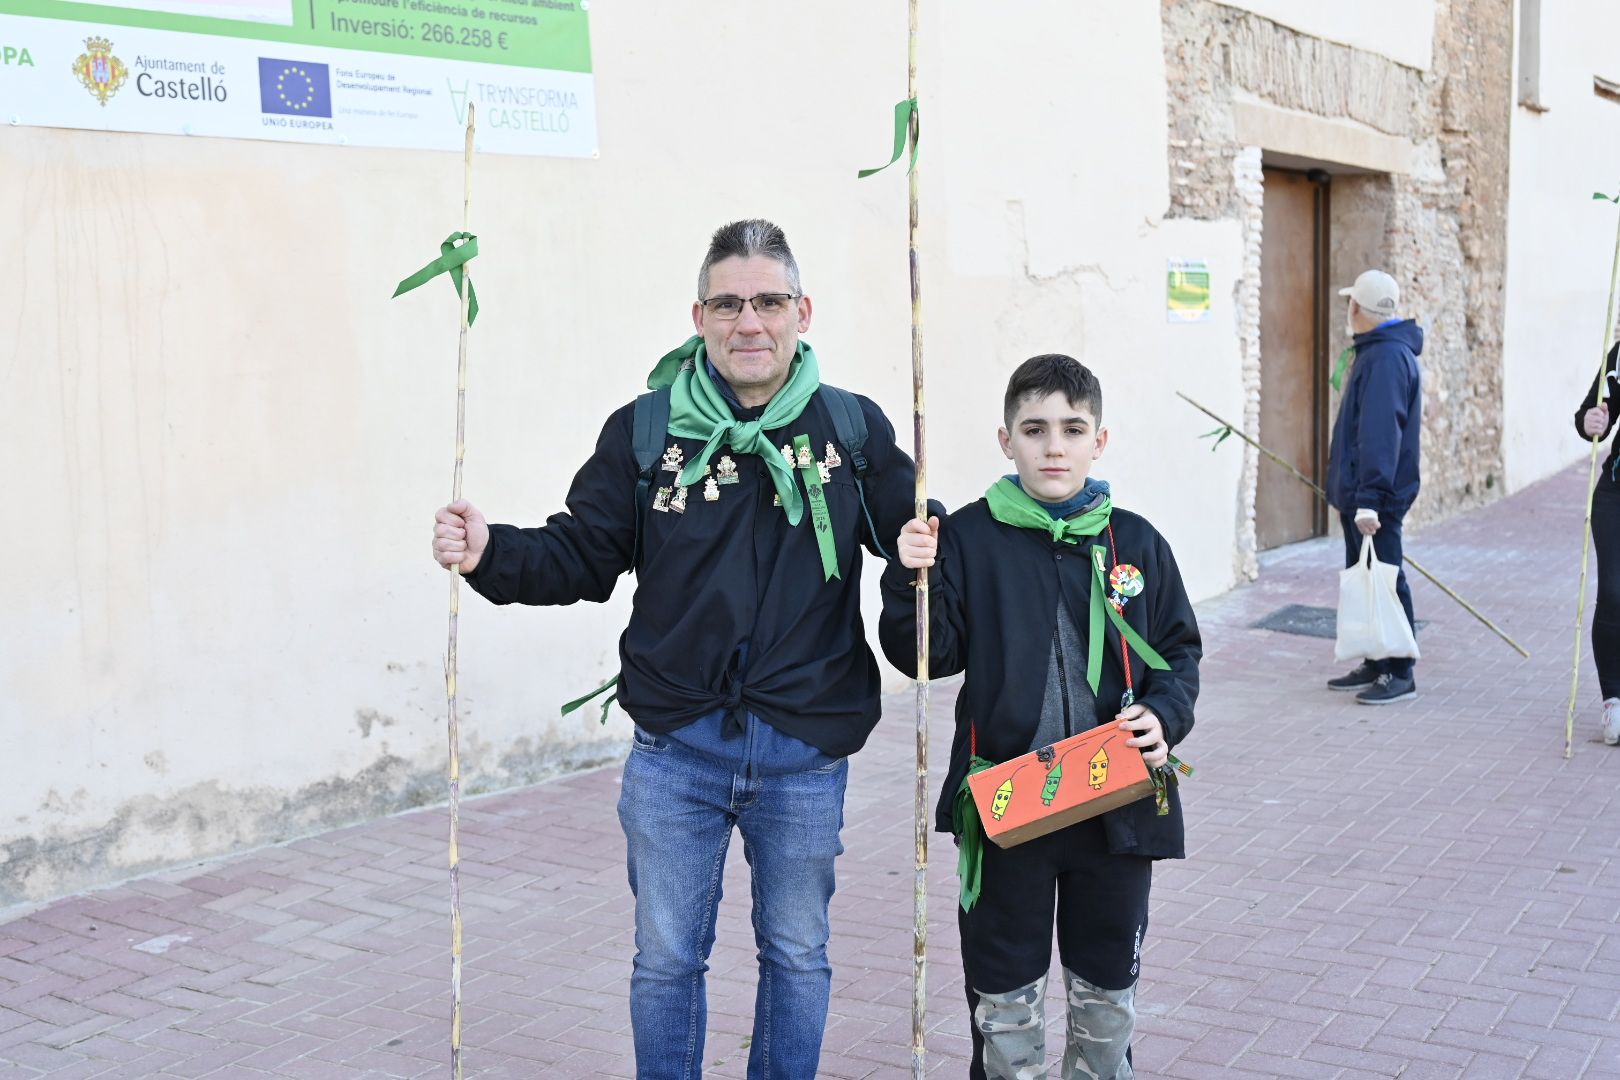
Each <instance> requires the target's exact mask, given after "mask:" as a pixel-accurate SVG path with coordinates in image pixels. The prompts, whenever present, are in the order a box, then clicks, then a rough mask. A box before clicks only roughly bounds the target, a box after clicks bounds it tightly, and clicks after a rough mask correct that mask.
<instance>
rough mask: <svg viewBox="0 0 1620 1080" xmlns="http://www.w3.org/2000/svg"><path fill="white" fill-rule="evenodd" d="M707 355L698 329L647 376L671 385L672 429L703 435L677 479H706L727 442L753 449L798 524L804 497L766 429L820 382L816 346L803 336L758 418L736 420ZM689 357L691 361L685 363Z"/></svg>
mask: <svg viewBox="0 0 1620 1080" xmlns="http://www.w3.org/2000/svg"><path fill="white" fill-rule="evenodd" d="M707 356H708V354H707V352H706V351H705V350H704V347H703V339H702V338H701V337H698V336H697V335H695V334H694V335H693V336H692V337H690V338H688V339H687V341H686V343H685V344H683V345H682V346H681V347H680V348H678V349H676V350H674V351H673V352H670V353H668V354H667V355H665V356H664V358H663V359H662V360H660V361H658V366H657V367H655V368H653V371H652V374H651V375H649V376H648V377H647V386H648V387H649V388H650V389H653V390H657V389H660V388H662V387H663V386H666V385H667V386H668V387H669V395H670V396H669V433H670V434H671V435H677V436H679V437H681V438H683V439H702V440H704V443H703V449H702V450H700V451H698V452H697V453H696V454H694V455H693V456H692V457H691V458H689V459H687V462H686V465H685V467H684V468H682V469H681V474H680V477H679V478H678V479H677V480H676V481H675V482H676V483H677V484H679V485H681V486H682V487H691V486H692V485H693V484H696V483H697V482H698V481H699V480H701V479H703V469H704V467H705V466H706V465H708V463H709V458H710V457H711V456H712V455H713V454H714V452H715V451H716V450H718V449H719V448H720V446H721V444H723V443H729V444H730V446H731V448H732V449H733V450H735V451H736V452H737V453H739V454H753V455H755V456H757V457H758V458H759V459H760V460H761V461H763V462H764V463H765V468H766V470H767V471H768V472H769V473H770V476H771V482H772V483H773V484H774V485H775V486H776V494H777V495H778V496H779V497H780V498H781V500H782V509H783V510H785V511H787V518H788V524H789V525H797V524H798V523H799V520H800V519H801V518H803V517H804V499H803V497H802V496H800V494H799V487H798V485H797V484H795V483H794V482H793V469H792V468H791V467H790V466H789V465H788V463H787V460H786V459H785V458H784V457H783V456H782V451H781V448H780V447H776V446H772V445H771V440H770V439H768V438H766V436H765V432H767V431H774V430H776V429H777V428H782V427H786V426H787V425H789V424H791V423H793V421H795V420H797V419H798V418H799V416H800V414H801V413H803V412H804V407H805V406H806V405H808V404H809V403H810V398H811V397H812V396H813V395H814V394H815V392H816V391H817V390H818V389H819V388H820V387H821V369H820V367H819V366H818V365H817V364H816V353H815V350H814V349H812V348H810V346H809V345H808V344H807V343H806V342H804V341H800V342H799V354H798V356H796V357H794V359H793V362H792V364H791V366H790V367H789V368H788V378H787V382H785V383H783V384H782V388H781V389H780V390H778V391H777V392H776V395H775V396H774V397H772V398H771V400H770V403H769V404H768V405H766V406H765V411H764V413H762V414H761V415H760V417H759V419H758V420H738V419H737V417H736V416H735V415H734V414H733V413H732V411H731V405H730V404H729V403H728V402H727V401H726V398H725V395H724V394H723V393H721V391H720V388H719V387H718V386H716V385H715V384H714V380H713V379H712V378H710V377H709V365H708V364H707V362H706V360H707ZM687 360H691V363H690V364H687V363H686V361H687ZM671 368H673V369H674V371H673V374H672V373H671ZM666 379H667V380H669V381H668V382H666V381H665V380H666Z"/></svg>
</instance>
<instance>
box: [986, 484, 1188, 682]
mask: <svg viewBox="0 0 1620 1080" xmlns="http://www.w3.org/2000/svg"><path fill="white" fill-rule="evenodd" d="M984 498H985V501H986V502H987V503H989V504H990V516H991V517H993V518H995V519H996V520H997V521H999V522H1001V523H1003V524H1005V525H1012V526H1014V527H1016V528H1020V529H1036V530H1038V531H1040V532H1044V533H1047V534H1049V535H1050V536H1051V537H1052V539H1053V540H1058V541H1062V542H1063V543H1065V544H1078V543H1079V542H1080V541H1081V540H1082V539H1083V538H1085V537H1090V536H1097V535H1098V534H1100V533H1101V532H1102V531H1103V530H1104V529H1106V528H1108V519H1109V517H1110V516H1111V515H1112V514H1113V510H1114V503H1113V499H1112V497H1111V496H1109V495H1103V496H1102V497H1100V498H1099V499H1098V500H1097V502H1096V503H1095V504H1094V505H1093V506H1092V507H1091V508H1090V509H1089V510H1085V511H1082V512H1081V513H1079V514H1076V515H1074V516H1073V517H1067V518H1058V519H1054V518H1053V517H1052V515H1051V514H1048V513H1047V512H1046V508H1045V507H1044V506H1042V505H1041V504H1040V503H1038V502H1036V501H1035V500H1034V498H1032V497H1031V496H1030V494H1029V493H1028V492H1027V491H1025V490H1024V489H1023V488H1021V487H1019V486H1018V485H1017V484H1015V483H1013V482H1012V481H1011V480H1009V479H1007V478H1006V477H1005V476H1004V477H1002V478H1001V479H1000V480H997V481H996V482H995V483H994V484H991V485H990V490H989V491H986V492H985V493H984ZM1107 560H1108V549H1106V548H1104V547H1103V546H1102V545H1100V544H1094V545H1092V548H1091V565H1092V574H1093V581H1092V584H1091V611H1090V615H1091V618H1090V623H1089V626H1088V627H1087V632H1086V638H1087V642H1086V644H1087V646H1088V648H1087V651H1086V683H1087V685H1089V686H1090V687H1091V692H1092V693H1093V694H1095V693H1096V692H1097V685H1098V683H1099V682H1100V681H1101V680H1102V653H1103V641H1104V638H1103V620H1104V619H1107V620H1108V621H1110V622H1112V623H1113V624H1114V629H1115V630H1118V631H1119V636H1120V637H1121V638H1123V639H1124V640H1125V641H1126V642H1127V643H1128V644H1129V645H1130V646H1131V648H1133V649H1135V650H1136V651H1137V652H1138V653H1139V654H1141V657H1142V660H1143V662H1145V663H1146V664H1147V666H1148V667H1150V668H1155V669H1157V670H1159V671H1168V670H1169V669H1170V665H1169V664H1167V663H1165V661H1164V658H1163V657H1161V656H1160V655H1159V654H1158V653H1157V652H1156V651H1154V649H1153V647H1152V646H1151V645H1149V644H1148V643H1147V642H1146V641H1143V640H1142V635H1140V634H1138V633H1137V632H1136V631H1135V630H1134V629H1133V628H1132V627H1131V625H1130V624H1129V623H1127V622H1126V621H1125V617H1124V616H1123V615H1121V614H1120V613H1119V612H1118V611H1116V610H1114V605H1113V604H1110V603H1108V601H1107V600H1105V599H1104V598H1103V594H1104V593H1105V592H1107V591H1108V568H1107Z"/></svg>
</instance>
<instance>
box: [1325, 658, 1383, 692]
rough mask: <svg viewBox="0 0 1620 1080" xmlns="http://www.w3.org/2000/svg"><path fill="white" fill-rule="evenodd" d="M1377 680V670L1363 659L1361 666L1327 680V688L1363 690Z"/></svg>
mask: <svg viewBox="0 0 1620 1080" xmlns="http://www.w3.org/2000/svg"><path fill="white" fill-rule="evenodd" d="M1377 681H1378V671H1377V669H1376V668H1374V667H1373V666H1372V664H1370V663H1368V662H1367V661H1365V660H1363V661H1362V662H1361V666H1360V667H1358V668H1356V670H1354V671H1352V672H1351V673H1350V674H1348V675H1340V676H1339V677H1338V678H1337V679H1329V680H1328V689H1329V690H1365V689H1367V687H1369V686H1372V685H1373V684H1374V683H1376V682H1377Z"/></svg>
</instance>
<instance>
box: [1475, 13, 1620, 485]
mask: <svg viewBox="0 0 1620 1080" xmlns="http://www.w3.org/2000/svg"><path fill="white" fill-rule="evenodd" d="M1541 13H1542V14H1541V103H1542V104H1543V105H1544V106H1546V110H1547V111H1545V112H1538V111H1534V110H1531V109H1528V108H1525V107H1523V106H1516V107H1515V108H1514V110H1513V133H1512V162H1513V164H1512V173H1513V183H1512V188H1511V192H1510V195H1509V207H1508V248H1507V297H1508V300H1507V319H1506V327H1505V330H1504V334H1505V350H1504V371H1503V399H1504V423H1503V432H1504V437H1503V446H1502V456H1503V464H1504V469H1505V472H1506V480H1507V487H1508V490H1510V491H1514V490H1518V489H1519V488H1522V487H1524V486H1525V485H1527V484H1531V483H1534V482H1535V481H1537V480H1540V479H1541V478H1542V477H1545V476H1547V475H1549V474H1551V473H1553V472H1555V471H1556V470H1558V469H1559V468H1562V467H1563V466H1565V465H1567V464H1569V463H1570V462H1571V461H1574V460H1576V459H1577V458H1582V459H1584V458H1585V457H1586V456H1587V453H1588V450H1587V447H1588V445H1589V444H1587V443H1586V442H1585V441H1584V440H1582V439H1581V438H1580V437H1579V436H1577V435H1576V434H1575V430H1574V426H1573V424H1572V423H1571V422H1570V417H1571V415H1572V414H1573V413H1574V411H1575V407H1576V406H1577V405H1579V404H1580V401H1581V397H1582V395H1584V394H1585V393H1586V391H1587V389H1588V388H1589V387H1590V386H1591V385H1592V379H1593V378H1594V377H1595V376H1596V375H1597V370H1598V362H1599V360H1600V359H1601V356H1602V354H1601V352H1600V349H1599V346H1600V344H1601V337H1602V332H1603V317H1604V313H1605V308H1606V305H1607V302H1608V291H1609V277H1610V269H1611V267H1612V266H1613V262H1614V250H1615V231H1616V224H1617V222H1616V213H1617V211H1616V207H1615V206H1614V204H1612V203H1602V202H1596V201H1594V200H1593V199H1592V193H1593V192H1594V191H1605V192H1607V193H1609V194H1610V195H1614V194H1616V193H1620V104H1616V103H1615V102H1613V101H1610V100H1606V99H1604V98H1601V97H1599V96H1597V95H1596V94H1594V93H1593V92H1592V77H1593V76H1594V75H1601V76H1603V77H1605V78H1607V79H1609V80H1610V81H1611V82H1613V81H1620V54H1617V53H1616V52H1615V48H1614V43H1615V42H1616V41H1617V40H1620V8H1616V7H1615V5H1613V4H1608V3H1597V2H1586V0H1583V2H1581V3H1579V4H1575V5H1570V4H1551V3H1544V4H1542V5H1541Z"/></svg>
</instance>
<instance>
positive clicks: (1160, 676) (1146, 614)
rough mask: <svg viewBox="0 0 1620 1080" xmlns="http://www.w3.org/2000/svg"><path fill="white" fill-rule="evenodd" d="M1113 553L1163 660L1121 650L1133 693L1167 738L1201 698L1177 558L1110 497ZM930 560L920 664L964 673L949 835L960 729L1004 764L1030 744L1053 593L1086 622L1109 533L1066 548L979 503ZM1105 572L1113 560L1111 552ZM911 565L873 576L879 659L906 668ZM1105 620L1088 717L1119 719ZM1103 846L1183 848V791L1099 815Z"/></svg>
mask: <svg viewBox="0 0 1620 1080" xmlns="http://www.w3.org/2000/svg"><path fill="white" fill-rule="evenodd" d="M1113 526H1114V539H1115V543H1116V544H1117V546H1118V550H1119V561H1120V562H1125V563H1130V564H1132V565H1134V566H1135V567H1136V568H1137V569H1139V570H1141V571H1142V578H1143V590H1142V593H1141V595H1139V596H1137V597H1135V598H1134V599H1132V600H1130V601H1129V602H1127V603H1126V605H1125V621H1126V622H1128V623H1130V624H1131V626H1132V628H1134V629H1135V630H1136V631H1137V632H1138V633H1139V634H1141V635H1142V638H1143V640H1145V641H1146V642H1147V643H1148V644H1149V645H1152V646H1153V647H1154V649H1155V650H1157V651H1158V653H1159V655H1160V656H1162V657H1163V658H1164V659H1165V661H1166V662H1167V663H1169V665H1170V670H1168V671H1153V670H1150V669H1149V668H1148V667H1147V665H1146V664H1144V663H1143V662H1142V659H1141V657H1139V656H1137V655H1136V653H1135V652H1134V651H1133V652H1132V653H1131V678H1132V681H1133V684H1134V687H1135V690H1136V700H1137V701H1139V702H1141V703H1142V704H1144V705H1146V706H1148V708H1150V709H1152V710H1153V712H1154V713H1155V714H1157V715H1158V717H1159V719H1160V720H1161V721H1163V723H1164V731H1165V736H1166V738H1167V739H1168V740H1169V742H1170V745H1171V746H1172V747H1174V746H1175V745H1176V744H1178V743H1180V742H1181V741H1182V740H1183V739H1185V738H1186V737H1187V734H1188V733H1189V732H1190V731H1191V730H1192V726H1193V702H1194V701H1195V700H1196V698H1197V697H1198V661H1199V659H1200V657H1202V656H1203V643H1202V641H1201V640H1200V638H1199V636H1198V623H1197V620H1196V619H1195V618H1194V616H1193V609H1192V604H1191V603H1189V602H1188V600H1187V592H1186V589H1185V588H1184V587H1183V585H1182V582H1181V573H1180V571H1179V570H1177V569H1176V561H1175V557H1174V556H1173V555H1171V553H1170V545H1169V544H1167V543H1166V542H1165V540H1164V538H1163V537H1162V536H1160V535H1159V533H1158V531H1157V530H1155V529H1154V528H1153V526H1152V525H1149V524H1148V523H1147V521H1146V520H1145V519H1143V518H1141V517H1139V516H1137V515H1136V514H1133V513H1130V512H1129V511H1127V510H1120V509H1118V508H1117V507H1116V508H1115V509H1114V512H1113ZM939 536H940V540H939V556H938V558H937V560H936V561H935V563H934V566H933V568H932V569H930V570H929V572H928V583H929V589H928V593H929V605H928V619H929V646H928V649H929V656H928V666H929V673H930V674H931V675H932V676H934V677H944V676H946V675H954V674H956V673H957V672H959V671H965V672H966V673H967V675H966V678H965V680H964V681H963V683H962V689H961V692H960V693H959V694H958V695H957V699H956V738H955V741H954V742H953V744H952V746H951V763H950V771H949V773H948V774H947V775H946V777H945V789H944V791H943V792H942V794H941V797H940V802H939V806H938V808H937V810H936V813H935V826H936V828H938V829H939V830H940V831H941V832H950V831H951V804H952V802H953V801H954V799H955V797H956V790H957V788H958V787H959V786H960V784H961V782H962V778H963V777H964V776H966V775H967V768H968V758H969V756H970V754H969V734H968V733H969V730H970V728H971V729H973V730H974V731H975V732H976V736H977V741H978V753H979V756H980V757H983V758H987V759H989V760H991V761H996V762H1000V761H1007V760H1009V759H1011V758H1015V757H1017V756H1018V755H1020V754H1023V753H1026V752H1027V751H1028V750H1029V747H1030V740H1031V739H1032V738H1033V737H1034V734H1035V729H1036V726H1037V725H1038V724H1039V722H1040V715H1041V700H1042V697H1043V695H1044V694H1045V692H1046V674H1047V666H1048V663H1049V661H1050V658H1051V655H1052V635H1053V634H1054V633H1055V631H1056V629H1057V597H1058V592H1059V590H1060V589H1061V590H1062V595H1063V599H1064V601H1065V603H1067V604H1068V607H1069V610H1070V612H1072V613H1073V614H1074V618H1075V621H1076V623H1077V624H1078V625H1079V626H1080V627H1081V628H1082V630H1084V628H1085V627H1086V626H1087V625H1088V619H1087V616H1086V612H1088V611H1089V610H1090V603H1091V589H1092V584H1093V581H1092V571H1091V562H1090V554H1091V546H1092V544H1094V543H1095V544H1101V545H1102V546H1104V548H1106V547H1107V545H1108V535H1107V533H1104V534H1102V535H1101V536H1099V537H1098V538H1096V539H1095V540H1082V541H1081V542H1080V544H1078V545H1074V544H1065V543H1062V542H1060V541H1055V540H1053V539H1052V538H1051V537H1050V536H1048V535H1046V534H1044V533H1040V532H1036V531H1034V530H1031V529H1020V528H1017V527H1016V526H1012V525H1005V524H1003V523H1001V522H999V521H997V520H995V518H993V517H991V516H990V508H989V505H988V504H987V503H986V502H985V501H984V500H983V499H980V500H979V501H978V502H976V503H973V504H972V505H970V506H967V507H964V508H963V509H961V510H959V511H957V512H956V513H954V514H952V515H951V516H950V517H949V518H948V519H947V520H945V521H944V522H942V523H941V525H940V530H939ZM1106 565H1107V566H1108V567H1109V569H1112V568H1113V566H1114V559H1113V558H1112V556H1111V555H1110V556H1109V557H1108V558H1107V560H1106ZM915 576H916V571H914V570H907V569H905V568H904V567H902V566H901V565H900V564H899V563H897V562H896V563H891V564H890V565H889V568H888V570H887V571H886V572H885V573H884V575H883V617H882V619H881V621H880V623H879V630H878V636H879V639H880V640H881V642H882V644H883V652H884V654H885V655H886V656H888V658H889V661H890V662H891V663H893V664H894V665H895V666H896V667H898V668H900V669H901V670H902V671H904V672H906V673H908V674H912V675H915V673H916V640H917V618H916V592H915V590H914V589H913V587H912V586H911V584H910V583H911V581H912V580H913V579H914V578H915ZM1104 625H1105V637H1106V639H1107V642H1106V646H1105V648H1104V650H1103V651H1104V659H1103V667H1102V674H1101V678H1100V681H1099V684H1098V687H1097V715H1096V721H1095V722H1096V723H1097V724H1105V723H1112V722H1114V721H1115V718H1116V717H1117V715H1118V713H1119V711H1120V709H1119V703H1120V696H1121V695H1122V694H1123V693H1124V691H1125V674H1124V668H1123V666H1122V665H1121V658H1120V638H1119V632H1118V631H1117V630H1115V629H1114V626H1113V623H1112V622H1107V623H1105V624H1104ZM1103 823H1104V825H1105V827H1106V829H1107V833H1108V846H1109V850H1110V851H1112V852H1113V853H1115V854H1121V855H1123V854H1131V855H1146V856H1149V857H1152V858H1178V859H1179V858H1182V857H1183V856H1184V855H1185V841H1184V838H1183V833H1182V822H1181V801H1180V796H1179V794H1178V793H1177V791H1176V785H1174V784H1172V785H1171V787H1170V814H1169V815H1168V816H1167V817H1159V816H1157V814H1156V809H1155V806H1154V801H1153V800H1152V799H1151V798H1150V799H1143V800H1140V801H1138V802H1135V803H1132V804H1130V805H1128V806H1123V807H1121V808H1119V809H1118V810H1113V811H1110V812H1109V813H1107V814H1105V815H1103Z"/></svg>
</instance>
